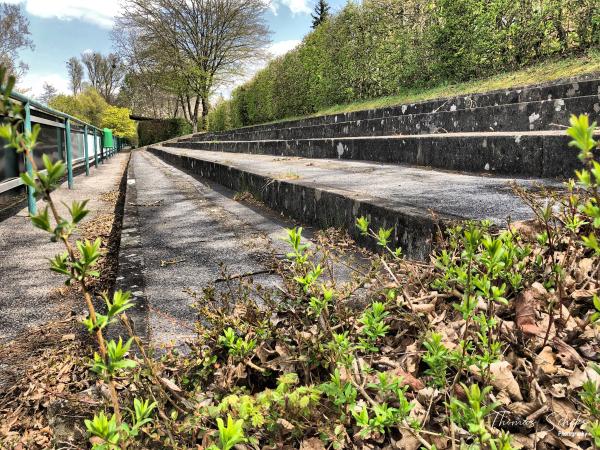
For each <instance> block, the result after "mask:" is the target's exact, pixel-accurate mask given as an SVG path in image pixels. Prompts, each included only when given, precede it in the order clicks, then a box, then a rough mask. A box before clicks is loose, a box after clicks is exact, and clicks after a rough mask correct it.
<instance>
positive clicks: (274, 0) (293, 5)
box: [264, 0, 311, 15]
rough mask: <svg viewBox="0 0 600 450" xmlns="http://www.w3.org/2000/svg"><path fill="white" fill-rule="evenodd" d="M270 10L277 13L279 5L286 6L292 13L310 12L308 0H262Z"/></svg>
mask: <svg viewBox="0 0 600 450" xmlns="http://www.w3.org/2000/svg"><path fill="white" fill-rule="evenodd" d="M264 2H265V3H266V4H267V5H268V6H269V9H270V10H271V12H272V13H273V14H275V15H277V12H278V11H279V7H280V6H281V5H284V6H287V7H288V8H289V9H290V11H291V12H292V14H310V11H311V10H310V7H309V5H308V0H264Z"/></svg>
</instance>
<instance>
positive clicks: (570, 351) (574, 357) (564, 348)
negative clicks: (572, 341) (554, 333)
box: [552, 337, 585, 369]
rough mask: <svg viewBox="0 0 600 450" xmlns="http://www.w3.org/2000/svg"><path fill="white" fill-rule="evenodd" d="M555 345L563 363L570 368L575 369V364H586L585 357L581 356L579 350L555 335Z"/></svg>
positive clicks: (553, 341)
mask: <svg viewBox="0 0 600 450" xmlns="http://www.w3.org/2000/svg"><path fill="white" fill-rule="evenodd" d="M552 343H553V344H554V347H555V348H556V350H557V351H558V358H559V359H560V361H561V362H562V364H563V365H564V366H565V367H566V368H568V369H574V368H575V366H582V367H583V366H584V365H585V363H584V361H583V358H582V357H581V356H579V353H577V350H575V349H574V348H573V347H571V346H570V345H569V344H567V343H566V342H565V341H563V340H562V339H559V338H557V337H555V338H554V339H553V340H552Z"/></svg>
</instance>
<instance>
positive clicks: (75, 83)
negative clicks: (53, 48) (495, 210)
mask: <svg viewBox="0 0 600 450" xmlns="http://www.w3.org/2000/svg"><path fill="white" fill-rule="evenodd" d="M67 71H68V73H69V85H70V86H71V91H73V95H77V94H79V93H80V92H81V87H82V83H83V66H82V65H81V63H80V62H79V60H78V59H77V58H76V57H74V56H73V57H71V58H69V60H68V61H67Z"/></svg>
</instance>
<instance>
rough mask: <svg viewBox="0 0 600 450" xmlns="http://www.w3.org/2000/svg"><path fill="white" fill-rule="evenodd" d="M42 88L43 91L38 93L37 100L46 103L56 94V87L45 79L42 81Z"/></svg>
mask: <svg viewBox="0 0 600 450" xmlns="http://www.w3.org/2000/svg"><path fill="white" fill-rule="evenodd" d="M42 89H43V90H44V91H43V92H42V93H41V94H40V96H39V100H40V102H42V103H44V104H46V105H47V104H48V103H49V102H50V100H52V99H53V98H54V97H56V96H57V95H58V91H57V90H56V88H55V87H54V86H52V85H51V84H50V83H48V82H47V81H45V82H44V85H43V87H42Z"/></svg>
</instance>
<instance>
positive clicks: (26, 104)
mask: <svg viewBox="0 0 600 450" xmlns="http://www.w3.org/2000/svg"><path fill="white" fill-rule="evenodd" d="M10 98H11V99H13V100H15V101H18V102H20V103H22V104H23V109H24V112H25V114H24V115H25V117H24V129H25V132H26V133H31V108H32V107H34V108H35V109H37V110H39V111H42V112H44V113H47V114H50V115H53V116H55V117H58V118H61V119H64V120H65V147H66V160H67V161H66V162H67V185H68V187H69V189H73V148H72V145H71V122H77V123H79V124H81V125H83V134H84V139H83V142H84V160H85V174H86V176H89V174H90V157H89V152H88V139H87V137H88V135H89V133H88V130H89V129H91V130H92V135H93V136H94V159H93V161H94V166H95V167H96V168H97V167H98V163H99V162H104V159H105V157H104V156H103V155H100V158H98V148H97V145H98V142H97V139H96V132H99V135H100V138H102V134H103V132H104V131H103V130H102V129H100V128H98V127H96V126H94V125H92V124H89V123H87V122H85V121H83V120H81V119H78V118H77V117H74V116H71V115H70V114H67V113H64V112H62V111H57V110H56V109H54V108H51V107H49V106H47V105H43V104H42V103H40V102H38V101H36V100H32V99H30V98H28V97H26V96H24V95H22V94H19V93H17V92H12V93H11V94H10ZM122 147H123V142H122V141H121V139H120V138H118V137H116V136H115V139H114V140H113V148H107V150H108V151H107V154H106V157H110V156H113V155H114V154H115V153H116V152H118V151H120V150H121V149H122ZM101 148H103V147H102V146H101ZM25 168H26V170H27V173H29V175H30V176H33V167H32V165H31V161H29V159H27V158H26V159H25ZM19 184H22V183H19ZM27 205H28V209H29V214H35V213H36V202H35V191H34V189H33V188H31V187H30V186H27Z"/></svg>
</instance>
